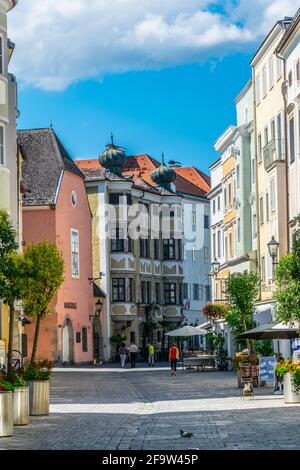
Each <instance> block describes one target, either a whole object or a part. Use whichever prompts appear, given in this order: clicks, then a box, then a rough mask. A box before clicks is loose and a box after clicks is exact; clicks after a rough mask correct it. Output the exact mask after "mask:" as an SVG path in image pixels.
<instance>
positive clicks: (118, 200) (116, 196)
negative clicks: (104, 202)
mask: <svg viewBox="0 0 300 470" xmlns="http://www.w3.org/2000/svg"><path fill="white" fill-rule="evenodd" d="M125 198H126V202H127V205H129V206H130V205H132V196H131V194H122V193H110V195H109V204H112V205H116V206H118V205H119V204H124V202H125Z"/></svg>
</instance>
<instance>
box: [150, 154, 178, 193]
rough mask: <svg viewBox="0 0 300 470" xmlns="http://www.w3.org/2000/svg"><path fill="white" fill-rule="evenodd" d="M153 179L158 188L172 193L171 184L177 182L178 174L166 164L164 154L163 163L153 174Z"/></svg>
mask: <svg viewBox="0 0 300 470" xmlns="http://www.w3.org/2000/svg"><path fill="white" fill-rule="evenodd" d="M151 178H152V180H153V181H154V183H156V184H157V186H161V187H162V188H165V189H167V190H168V191H172V188H171V184H172V183H173V182H174V181H175V180H176V173H175V171H174V170H173V168H170V167H168V166H167V165H166V164H165V159H164V154H163V153H162V163H161V165H160V166H159V167H158V168H155V170H153V171H152V173H151Z"/></svg>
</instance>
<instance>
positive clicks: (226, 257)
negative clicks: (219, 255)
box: [224, 237, 228, 261]
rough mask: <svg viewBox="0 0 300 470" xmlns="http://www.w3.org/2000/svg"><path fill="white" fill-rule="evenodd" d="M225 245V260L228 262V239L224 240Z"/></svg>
mask: <svg viewBox="0 0 300 470" xmlns="http://www.w3.org/2000/svg"><path fill="white" fill-rule="evenodd" d="M224 245H225V260H226V261H227V260H228V244H227V237H225V239H224Z"/></svg>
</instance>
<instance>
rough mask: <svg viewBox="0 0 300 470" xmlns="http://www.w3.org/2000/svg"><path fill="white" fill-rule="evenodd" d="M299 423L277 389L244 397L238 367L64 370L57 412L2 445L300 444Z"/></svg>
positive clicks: (299, 413)
mask: <svg viewBox="0 0 300 470" xmlns="http://www.w3.org/2000/svg"><path fill="white" fill-rule="evenodd" d="M299 427H300V405H286V404H284V402H283V397H282V396H278V395H275V396H274V395H273V394H272V389H271V388H260V389H259V390H258V389H255V399H254V400H245V401H243V400H242V399H241V392H240V390H239V389H238V388H237V386H236V378H235V375H234V373H233V372H195V371H192V372H190V371H186V372H182V371H180V370H179V371H178V375H177V377H171V376H170V371H169V369H167V368H164V367H156V368H155V369H147V368H137V369H134V370H131V369H125V370H124V369H123V370H122V369H119V368H114V367H103V368H101V369H93V368H64V369H56V370H55V372H54V373H53V377H52V384H51V406H50V415H49V416H47V417H42V418H33V417H31V424H30V425H29V426H27V427H23V428H22V427H18V428H17V427H15V435H14V437H13V438H2V439H1V440H0V449H1V450H3V449H109V450H113V449H119V450H125V449H146V450H163V449H166V450H169V449H170V450H173V449H178V450H184V449H190V448H197V449H203V450H204V449H205V450H217V449H247V450H250V449H299V448H300V435H299ZM180 429H183V430H185V431H190V432H193V433H194V436H193V437H192V438H190V439H184V438H181V437H180Z"/></svg>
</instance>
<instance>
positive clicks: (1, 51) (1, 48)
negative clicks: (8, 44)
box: [0, 36, 4, 74]
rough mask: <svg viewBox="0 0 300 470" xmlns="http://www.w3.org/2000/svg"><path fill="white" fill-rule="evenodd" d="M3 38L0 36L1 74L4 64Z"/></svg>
mask: <svg viewBox="0 0 300 470" xmlns="http://www.w3.org/2000/svg"><path fill="white" fill-rule="evenodd" d="M3 59H4V57H3V39H2V37H1V36H0V73H2V74H3V72H4V64H3Z"/></svg>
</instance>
